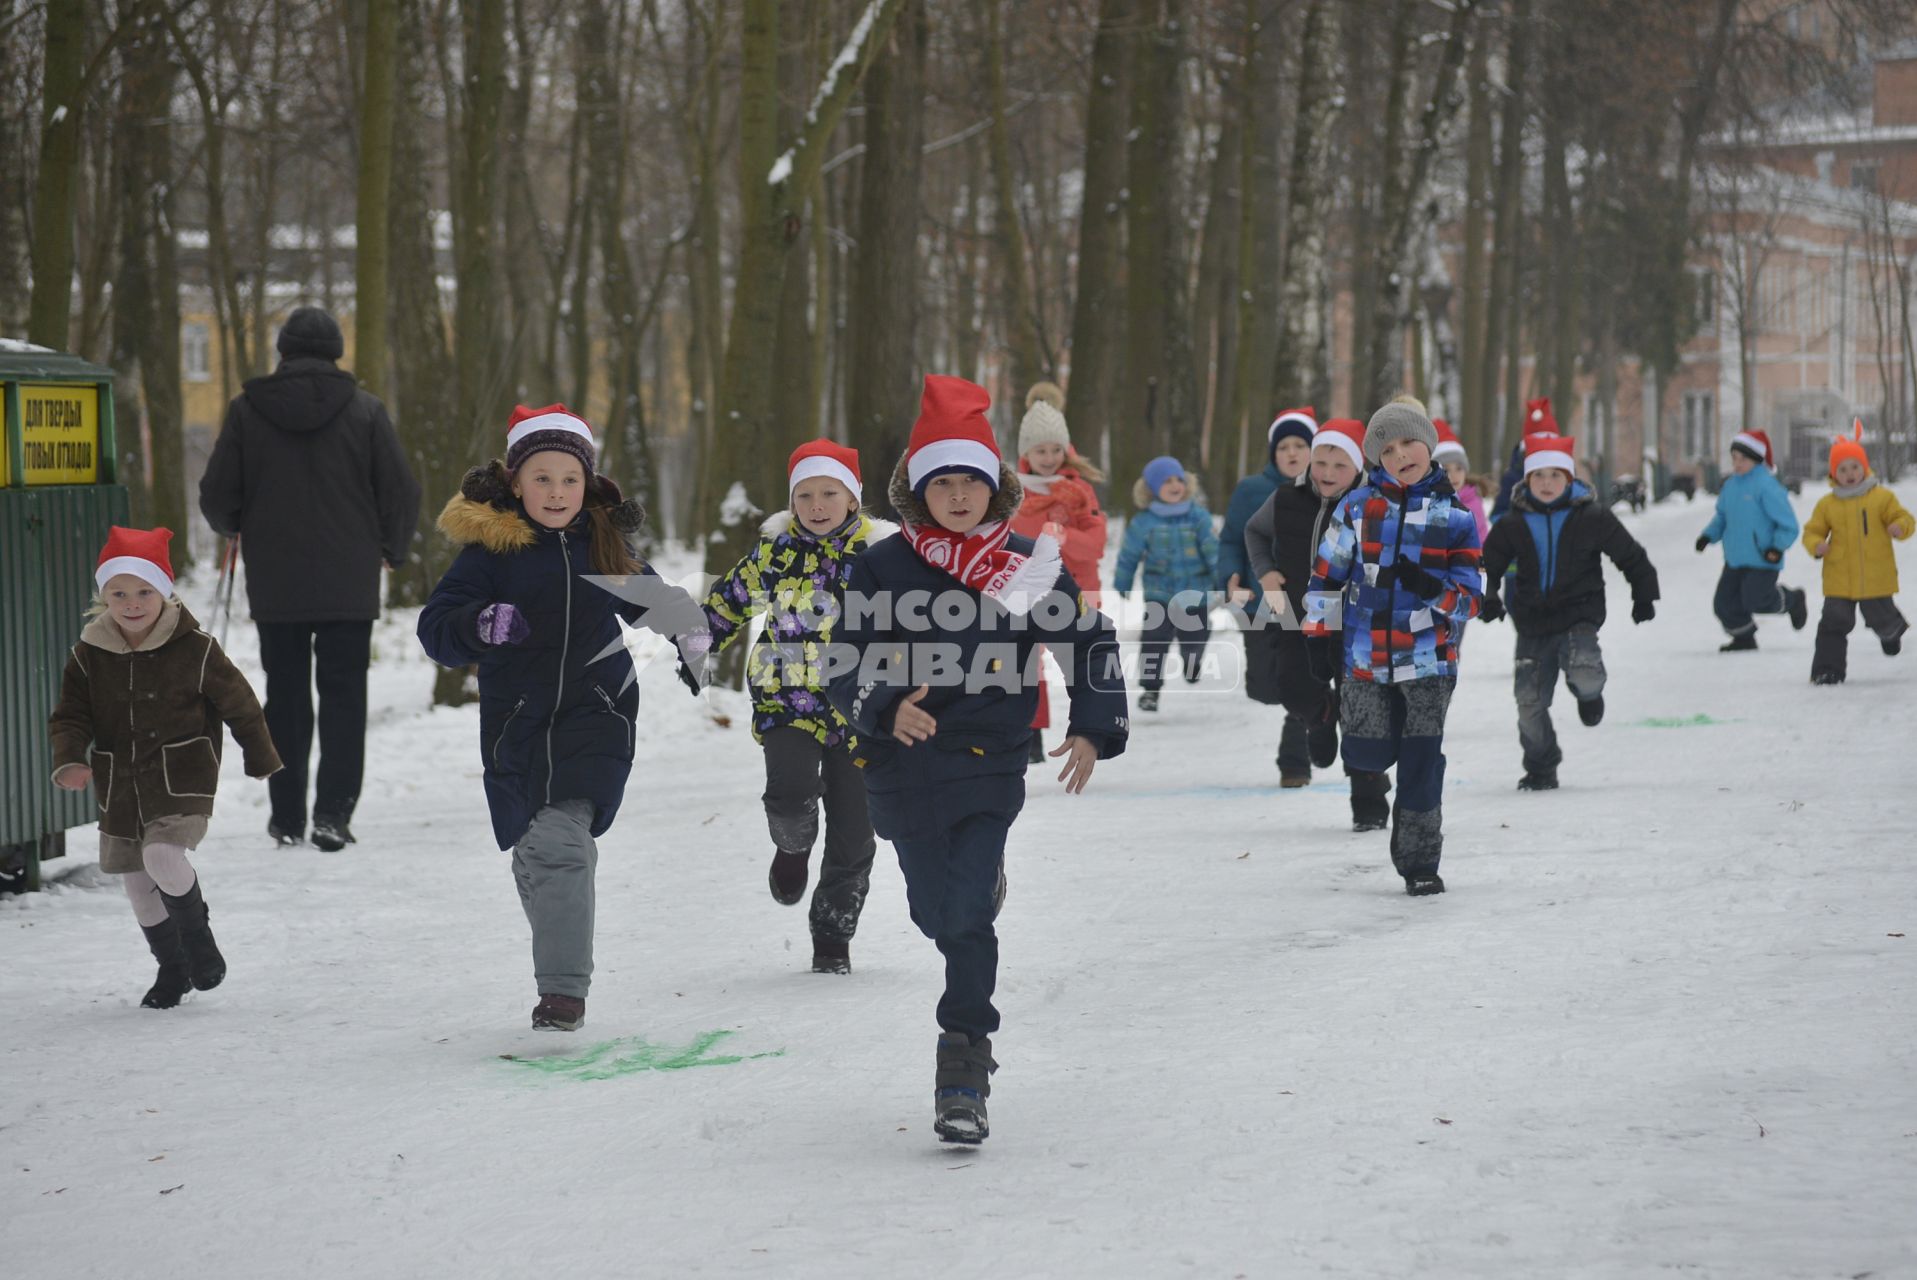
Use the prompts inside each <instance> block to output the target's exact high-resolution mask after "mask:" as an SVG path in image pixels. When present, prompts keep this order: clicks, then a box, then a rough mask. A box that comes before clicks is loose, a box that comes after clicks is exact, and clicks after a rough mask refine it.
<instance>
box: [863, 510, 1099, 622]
mask: <svg viewBox="0 0 1917 1280" xmlns="http://www.w3.org/2000/svg"><path fill="white" fill-rule="evenodd" d="M899 531H900V532H901V533H903V534H904V535H905V540H906V541H907V542H909V543H911V544H912V550H914V551H916V552H917V553H918V557H919V559H921V560H923V561H925V563H926V564H928V565H930V566H931V567H932V568H934V569H938V570H940V571H941V572H944V573H949V574H951V575H952V576H953V577H954V578H956V579H958V581H959V582H960V583H961V584H962V585H964V586H967V587H970V588H971V589H972V590H974V591H976V592H978V593H979V594H981V595H984V596H989V597H990V598H991V599H993V600H996V601H998V602H999V603H1000V604H1001V605H1003V606H1004V607H1005V609H1006V610H1007V611H1008V612H1010V613H1013V614H1017V615H1020V616H1023V615H1025V614H1027V613H1030V612H1031V611H1032V606H1034V605H1036V604H1037V603H1038V602H1039V600H1040V599H1042V598H1043V597H1044V596H1046V595H1047V594H1049V593H1050V592H1051V590H1052V588H1053V587H1054V586H1056V585H1057V584H1058V575H1059V574H1060V573H1061V572H1063V565H1062V563H1061V561H1060V559H1059V552H1058V542H1057V541H1056V540H1055V539H1053V538H1052V537H1051V536H1050V535H1049V534H1043V533H1041V534H1039V535H1038V537H1037V538H1036V539H1035V540H1034V541H1033V544H1032V553H1031V554H1030V555H1024V554H1022V553H1020V552H1017V551H1013V550H1012V549H1011V548H1010V547H1008V546H1007V545H1006V543H1007V541H1008V540H1009V539H1010V538H1011V536H1012V526H1011V525H1009V524H1007V523H1006V522H1005V521H1003V520H994V521H991V522H990V523H987V524H982V525H980V526H979V527H978V528H976V529H974V530H972V532H971V533H969V534H959V533H953V532H952V531H951V530H949V529H941V528H939V527H938V526H937V525H926V526H924V527H920V526H918V525H914V524H907V523H903V522H902V523H901V524H900V525H899Z"/></svg>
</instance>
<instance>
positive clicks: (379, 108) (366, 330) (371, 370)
mask: <svg viewBox="0 0 1917 1280" xmlns="http://www.w3.org/2000/svg"><path fill="white" fill-rule="evenodd" d="M398 26H399V0H366V71H365V76H364V79H363V81H362V84H361V88H360V102H359V187H358V192H357V198H358V208H357V211H356V221H357V226H358V234H357V235H356V237H355V240H354V250H353V299H354V301H353V345H354V348H355V351H354V356H353V367H354V372H355V373H357V374H358V375H359V380H360V382H361V384H362V385H364V386H366V387H368V388H369V389H371V390H372V391H373V392H374V393H378V392H379V391H380V390H382V389H383V388H384V387H385V386H386V376H387V370H386V310H387V291H386V274H387V262H388V259H389V257H390V254H389V251H388V249H387V238H386V231H387V226H388V224H389V223H390V221H391V217H392V215H391V213H390V211H389V209H388V207H387V206H388V196H389V193H390V192H391V189H392V174H393V84H394V75H395V68H396V66H397V62H396V60H395V57H394V51H395V48H396V45H397V39H398ZM324 252H326V253H327V255H328V257H329V258H330V257H331V245H330V244H328V246H327V248H326V249H325V250H324Z"/></svg>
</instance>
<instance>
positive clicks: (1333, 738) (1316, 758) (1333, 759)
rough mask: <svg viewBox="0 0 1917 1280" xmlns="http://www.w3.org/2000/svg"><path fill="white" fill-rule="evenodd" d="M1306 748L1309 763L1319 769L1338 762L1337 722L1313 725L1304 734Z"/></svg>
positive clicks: (1327, 767)
mask: <svg viewBox="0 0 1917 1280" xmlns="http://www.w3.org/2000/svg"><path fill="white" fill-rule="evenodd" d="M1305 744H1306V749H1307V750H1308V751H1309V752H1310V753H1311V763H1312V765H1313V766H1314V767H1316V768H1319V769H1329V768H1330V767H1331V766H1332V765H1334V764H1337V763H1338V722H1337V721H1335V720H1334V721H1332V722H1331V723H1330V724H1321V725H1316V726H1314V727H1313V728H1312V729H1311V730H1310V731H1309V732H1308V733H1307V734H1306V735H1305Z"/></svg>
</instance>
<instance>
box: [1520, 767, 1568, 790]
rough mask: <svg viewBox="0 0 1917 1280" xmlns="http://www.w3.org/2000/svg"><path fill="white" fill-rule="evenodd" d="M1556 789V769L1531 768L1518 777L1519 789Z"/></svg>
mask: <svg viewBox="0 0 1917 1280" xmlns="http://www.w3.org/2000/svg"><path fill="white" fill-rule="evenodd" d="M1557 789H1558V771H1557V770H1556V769H1532V770H1531V771H1530V772H1528V773H1526V774H1525V775H1524V776H1523V777H1522V778H1519V779H1518V790H1520V791H1556V790H1557Z"/></svg>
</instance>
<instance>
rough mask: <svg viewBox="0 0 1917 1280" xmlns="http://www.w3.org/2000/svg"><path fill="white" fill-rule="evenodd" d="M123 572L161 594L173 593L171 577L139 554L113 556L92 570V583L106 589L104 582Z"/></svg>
mask: <svg viewBox="0 0 1917 1280" xmlns="http://www.w3.org/2000/svg"><path fill="white" fill-rule="evenodd" d="M123 573H130V574H132V575H133V576H134V577H136V578H138V579H139V580H140V581H141V582H144V583H146V584H147V585H148V586H150V587H152V588H153V589H154V590H155V591H157V592H159V593H160V594H161V595H163V596H171V595H172V594H173V579H171V578H169V577H167V576H166V571H165V570H164V569H162V568H160V566H159V565H157V564H154V563H153V562H152V561H151V560H142V559H141V558H140V557H139V556H114V557H113V558H112V559H111V560H108V561H106V562H105V563H104V564H102V565H101V566H100V567H99V568H98V569H95V570H94V571H93V585H95V586H96V587H98V588H100V590H102V591H105V590H106V584H107V583H109V582H111V581H113V579H115V578H117V577H119V576H120V575H121V574H123Z"/></svg>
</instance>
